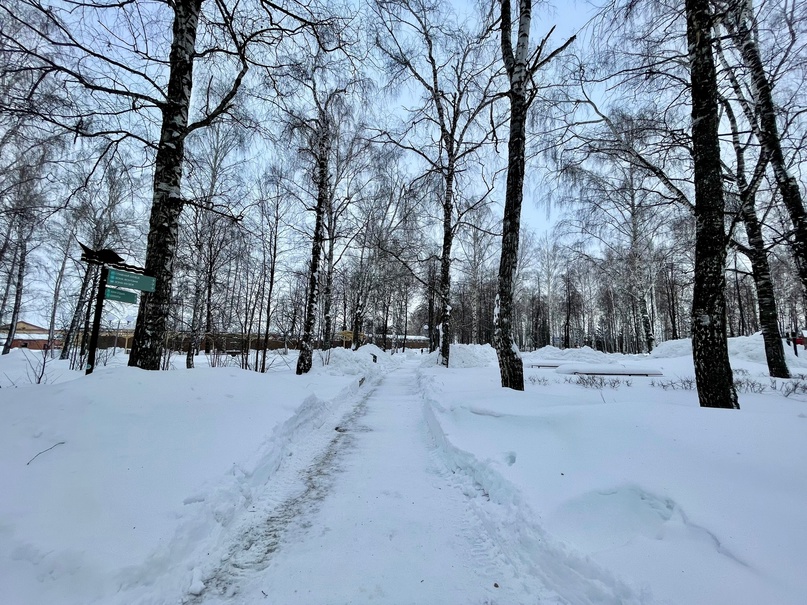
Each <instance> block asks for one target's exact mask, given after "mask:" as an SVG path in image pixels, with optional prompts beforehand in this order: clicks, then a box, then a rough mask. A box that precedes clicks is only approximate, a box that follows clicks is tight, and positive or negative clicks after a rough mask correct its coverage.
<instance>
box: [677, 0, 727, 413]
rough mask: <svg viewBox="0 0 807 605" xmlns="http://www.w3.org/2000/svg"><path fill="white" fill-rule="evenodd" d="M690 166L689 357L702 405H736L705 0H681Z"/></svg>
mask: <svg viewBox="0 0 807 605" xmlns="http://www.w3.org/2000/svg"><path fill="white" fill-rule="evenodd" d="M686 20H687V41H688V43H689V64H690V79H691V83H692V89H691V90H692V153H693V158H694V167H695V221H696V225H695V229H696V239H695V288H694V293H693V301H692V355H693V358H694V362H695V381H696V383H697V385H698V398H699V400H700V405H701V407H713V408H739V407H740V406H739V403H738V402H737V392H736V390H735V388H734V378H733V375H732V371H731V365H730V363H729V351H728V343H727V341H726V299H725V288H726V278H725V264H726V248H727V244H728V240H727V236H726V231H725V225H724V212H725V202H724V196H723V181H722V165H721V162H720V139H719V132H718V126H719V122H720V118H719V114H718V92H719V91H718V87H717V70H716V69H715V60H714V54H713V48H712V45H713V43H712V39H713V38H712V31H713V28H714V14H713V12H712V7H711V3H710V1H709V0H686Z"/></svg>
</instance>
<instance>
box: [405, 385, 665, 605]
mask: <svg viewBox="0 0 807 605" xmlns="http://www.w3.org/2000/svg"><path fill="white" fill-rule="evenodd" d="M429 382H430V379H429V377H426V376H425V375H424V374H423V373H422V372H418V377H417V385H418V390H419V396H420V398H421V400H422V406H423V413H424V417H425V421H426V424H427V426H428V429H429V432H430V434H431V436H432V438H433V440H434V444H435V452H436V453H437V455H438V456H439V458H440V459H441V460H440V462H441V463H442V465H443V468H445V469H446V472H447V474H448V476H449V481H450V482H451V483H452V484H453V485H454V487H455V489H457V490H459V491H461V492H462V493H464V494H465V495H466V496H468V506H469V510H471V511H472V512H473V514H474V516H475V518H476V519H477V521H478V523H479V525H480V527H482V534H483V535H485V536H487V537H488V539H490V540H491V542H492V543H493V545H494V546H493V548H495V549H496V550H497V551H498V552H499V553H501V556H502V557H503V558H504V560H506V561H507V562H508V564H509V565H510V567H511V568H512V569H513V571H514V574H515V577H516V578H517V579H519V580H520V581H521V583H522V585H523V586H524V587H525V589H526V590H527V591H528V592H530V591H532V590H533V589H535V590H537V592H538V593H539V595H540V596H539V597H538V598H539V599H540V603H547V604H548V603H557V604H564V605H567V604H568V605H633V604H643V603H649V602H651V598H650V597H649V595H645V594H643V593H642V594H637V593H636V592H635V591H634V590H633V589H632V588H631V587H630V586H628V585H627V584H625V583H624V582H622V581H621V580H619V579H618V578H615V577H614V576H613V575H612V574H611V573H610V572H608V571H606V570H605V569H603V568H601V567H600V566H599V565H597V564H596V563H595V562H593V561H591V560H590V559H588V558H586V557H583V556H580V555H577V554H576V553H574V552H572V551H570V550H569V549H568V548H567V547H566V546H565V545H563V544H559V543H554V542H553V541H552V539H551V538H550V537H549V536H548V535H546V533H545V532H544V530H543V528H541V527H540V526H539V525H538V524H536V523H535V522H534V520H533V519H534V518H535V515H534V514H533V513H532V511H530V510H529V507H528V506H527V505H526V503H524V502H523V501H521V498H520V495H519V494H518V492H517V490H516V488H515V487H514V486H512V485H511V484H510V483H509V482H508V481H507V480H506V479H505V478H504V477H502V476H501V475H499V474H498V473H497V472H496V471H495V470H493V469H491V468H490V467H489V465H488V464H485V463H483V462H480V461H479V460H477V459H476V458H475V457H474V456H473V454H471V453H470V452H466V451H464V450H460V449H459V448H457V447H456V446H454V445H453V444H452V443H451V442H450V441H449V440H448V438H447V436H446V434H445V433H444V432H443V428H442V426H441V425H440V422H439V420H438V419H437V415H436V413H435V410H438V411H444V408H443V407H442V406H441V405H440V403H439V402H437V401H435V400H434V399H433V398H431V396H430V395H429V391H430V390H432V389H431V387H430V385H429Z"/></svg>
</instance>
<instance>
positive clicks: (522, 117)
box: [493, 0, 574, 391]
mask: <svg viewBox="0 0 807 605" xmlns="http://www.w3.org/2000/svg"><path fill="white" fill-rule="evenodd" d="M500 7H501V12H500V18H499V27H500V33H501V56H502V62H503V63H504V68H505V71H506V73H507V83H508V88H507V91H506V96H507V98H508V100H509V102H510V133H509V135H508V143H507V181H506V189H505V198H504V200H505V201H504V216H503V218H502V254H501V259H500V261H499V288H498V295H497V301H496V312H495V317H494V325H495V328H494V333H493V344H494V347H495V348H496V355H497V357H498V359H499V371H500V373H501V379H502V387H504V388H510V389H515V390H517V391H523V390H524V364H523V362H522V360H521V355H520V354H519V352H518V347H517V346H516V343H515V340H514V338H513V290H514V288H515V280H514V278H515V274H516V269H517V264H518V244H519V232H520V229H521V203H522V200H523V197H524V172H525V167H526V135H527V114H528V112H529V109H530V106H531V105H532V103H533V101H534V100H535V98H536V96H537V94H538V87H537V83H536V81H535V78H536V76H537V74H538V72H539V71H540V70H541V69H542V68H543V67H545V66H546V65H547V64H548V63H549V62H550V61H551V60H552V59H554V58H555V57H556V56H558V55H559V54H560V53H562V52H563V51H564V50H565V49H566V48H567V47H568V46H569V45H570V44H571V43H572V42H574V37H572V38H569V39H568V40H566V42H564V43H563V44H562V45H561V46H559V47H558V48H556V49H555V50H552V51H551V52H550V51H549V50H548V48H547V44H548V43H549V38H550V36H551V35H552V32H553V31H554V28H552V29H551V30H550V31H549V33H548V34H547V35H546V36H545V37H544V38H543V39H542V40H541V41H540V42H539V43H538V44H537V46H532V45H531V44H530V33H531V32H530V30H531V24H532V0H519V5H518V10H517V11H516V13H515V16H516V20H515V23H514V21H513V17H514V12H513V8H512V6H511V3H510V0H501V2H500ZM514 41H515V47H514V46H513V43H514Z"/></svg>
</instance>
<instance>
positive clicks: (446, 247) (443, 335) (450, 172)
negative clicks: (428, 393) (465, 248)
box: [440, 151, 454, 367]
mask: <svg viewBox="0 0 807 605" xmlns="http://www.w3.org/2000/svg"><path fill="white" fill-rule="evenodd" d="M449 154H451V151H449ZM444 180H445V188H446V189H445V193H444V195H443V248H442V258H441V259H440V365H442V366H444V367H448V362H449V355H450V354H451V339H452V331H451V248H452V246H453V243H454V229H453V216H452V215H453V213H454V164H453V162H451V161H449V164H448V167H447V168H446V174H445V177H444Z"/></svg>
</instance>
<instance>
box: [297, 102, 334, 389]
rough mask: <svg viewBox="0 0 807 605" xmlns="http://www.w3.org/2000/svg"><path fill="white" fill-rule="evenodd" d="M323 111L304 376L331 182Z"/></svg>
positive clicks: (300, 368)
mask: <svg viewBox="0 0 807 605" xmlns="http://www.w3.org/2000/svg"><path fill="white" fill-rule="evenodd" d="M327 119H328V118H327V117H326V116H325V115H324V112H320V125H319V132H318V141H317V147H318V149H317V152H316V153H317V166H316V177H315V180H316V185H317V206H316V210H315V213H316V218H315V220H314V237H313V242H312V244H311V265H310V267H309V270H308V271H309V275H308V297H307V300H306V305H305V319H304V320H303V335H302V339H301V341H300V356H299V357H298V358H297V374H298V375H299V374H307V373H308V371H309V370H311V366H312V364H313V346H314V345H313V338H314V322H315V321H316V318H317V302H318V297H319V284H318V279H317V278H318V273H319V263H320V256H321V255H322V242H323V239H324V231H325V228H324V223H325V221H324V218H325V207H326V204H327V203H328V197H329V190H330V187H329V186H328V184H329V181H330V174H329V166H328V162H329V156H330V148H331V140H330V132H329V126H328V124H327Z"/></svg>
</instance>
